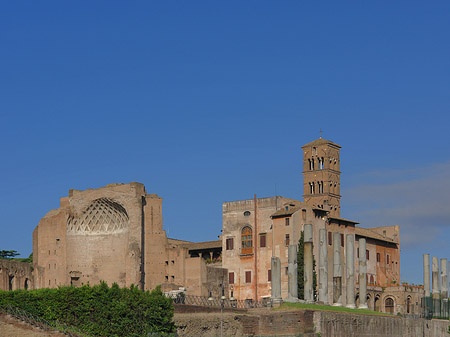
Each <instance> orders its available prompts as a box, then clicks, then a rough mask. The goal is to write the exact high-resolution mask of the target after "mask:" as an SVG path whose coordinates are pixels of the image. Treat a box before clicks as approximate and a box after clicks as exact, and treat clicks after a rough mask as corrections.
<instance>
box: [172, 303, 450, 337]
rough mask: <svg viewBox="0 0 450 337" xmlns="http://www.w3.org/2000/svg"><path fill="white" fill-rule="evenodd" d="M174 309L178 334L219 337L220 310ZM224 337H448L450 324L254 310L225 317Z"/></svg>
mask: <svg viewBox="0 0 450 337" xmlns="http://www.w3.org/2000/svg"><path fill="white" fill-rule="evenodd" d="M189 307H190V306H184V307H183V310H182V311H183V312H180V310H181V308H179V309H177V308H176V309H175V318H174V320H175V324H176V325H177V326H178V334H179V336H180V337H184V336H186V337H187V336H206V337H209V336H210V337H212V336H220V318H221V315H220V310H211V308H204V309H201V308H199V307H194V308H191V309H189ZM223 321H224V323H223V331H224V333H223V335H224V336H239V337H240V336H242V337H244V336H286V337H287V336H303V337H313V336H314V337H316V336H321V337H405V336H408V337H445V336H449V337H450V334H448V333H447V331H448V329H449V326H450V322H449V321H445V320H431V321H430V320H425V319H408V318H402V317H397V316H377V315H360V314H348V313H338V312H328V311H313V310H289V311H283V310H280V311H272V310H270V309H267V310H265V309H251V310H247V311H244V310H239V311H226V312H224V314H223Z"/></svg>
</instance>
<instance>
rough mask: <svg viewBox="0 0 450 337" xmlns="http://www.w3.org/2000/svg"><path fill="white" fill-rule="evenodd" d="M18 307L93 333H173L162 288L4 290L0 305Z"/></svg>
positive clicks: (169, 305) (170, 311)
mask: <svg viewBox="0 0 450 337" xmlns="http://www.w3.org/2000/svg"><path fill="white" fill-rule="evenodd" d="M7 305H10V306H12V307H17V308H20V309H22V310H25V311H27V312H29V313H31V314H32V315H34V316H38V317H41V318H43V319H45V320H48V321H56V320H58V321H60V322H63V323H65V324H67V325H71V326H74V327H77V328H79V329H80V330H82V331H84V332H86V333H88V334H90V335H93V336H145V335H150V334H151V333H157V334H159V335H162V336H164V335H170V334H172V333H174V332H175V325H174V323H173V322H172V318H173V305H172V300H171V299H170V298H166V297H165V296H164V295H163V293H162V292H161V290H160V289H159V288H157V289H155V290H153V291H152V292H149V291H146V292H142V291H141V290H139V289H138V288H137V287H135V286H131V287H130V288H119V286H118V285H117V284H113V285H112V287H108V285H107V284H106V283H104V282H102V283H101V284H99V285H96V286H93V287H90V286H89V285H85V286H83V287H80V288H75V287H60V288H57V289H38V290H30V291H27V290H15V291H9V292H8V291H0V308H5V307H6V306H7Z"/></svg>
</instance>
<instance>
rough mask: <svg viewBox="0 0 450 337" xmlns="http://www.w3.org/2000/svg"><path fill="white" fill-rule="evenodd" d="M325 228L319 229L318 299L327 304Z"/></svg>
mask: <svg viewBox="0 0 450 337" xmlns="http://www.w3.org/2000/svg"><path fill="white" fill-rule="evenodd" d="M327 255H328V250H327V230H326V229H321V230H319V301H320V302H323V303H325V304H328V256H327Z"/></svg>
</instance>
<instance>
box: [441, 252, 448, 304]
mask: <svg viewBox="0 0 450 337" xmlns="http://www.w3.org/2000/svg"><path fill="white" fill-rule="evenodd" d="M447 265H448V260H447V259H441V298H442V299H443V300H448V273H447Z"/></svg>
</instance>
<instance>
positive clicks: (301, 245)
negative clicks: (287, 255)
mask: <svg viewBox="0 0 450 337" xmlns="http://www.w3.org/2000/svg"><path fill="white" fill-rule="evenodd" d="M313 249H314V245H313ZM304 275H305V233H304V232H303V231H302V232H301V235H300V240H298V251H297V292H298V298H299V299H301V300H304V299H305V281H304ZM313 291H314V293H313V298H314V299H316V298H317V274H316V259H315V258H314V255H313Z"/></svg>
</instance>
